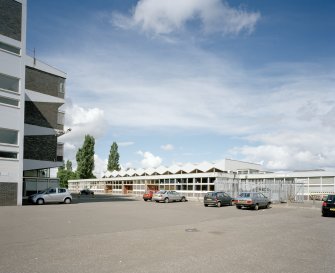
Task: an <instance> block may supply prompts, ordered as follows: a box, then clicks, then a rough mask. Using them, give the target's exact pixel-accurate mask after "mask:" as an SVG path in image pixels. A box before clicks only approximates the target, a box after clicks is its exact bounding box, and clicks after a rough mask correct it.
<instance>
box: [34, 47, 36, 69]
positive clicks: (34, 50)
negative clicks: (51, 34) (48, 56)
mask: <svg viewBox="0 0 335 273" xmlns="http://www.w3.org/2000/svg"><path fill="white" fill-rule="evenodd" d="M34 65H36V56H35V47H34Z"/></svg>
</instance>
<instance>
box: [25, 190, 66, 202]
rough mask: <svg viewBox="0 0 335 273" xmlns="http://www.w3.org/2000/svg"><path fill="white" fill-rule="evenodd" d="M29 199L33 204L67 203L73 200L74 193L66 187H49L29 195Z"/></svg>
mask: <svg viewBox="0 0 335 273" xmlns="http://www.w3.org/2000/svg"><path fill="white" fill-rule="evenodd" d="M28 200H29V201H30V202H31V203H33V204H38V205H43V204H45V203H65V204H70V203H71V202H72V195H71V194H70V193H69V191H68V189H65V188H48V189H46V190H44V191H43V192H41V193H36V194H33V195H31V196H29V198H28Z"/></svg>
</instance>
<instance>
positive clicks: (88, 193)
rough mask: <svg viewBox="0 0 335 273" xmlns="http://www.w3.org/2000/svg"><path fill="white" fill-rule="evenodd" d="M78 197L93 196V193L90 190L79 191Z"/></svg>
mask: <svg viewBox="0 0 335 273" xmlns="http://www.w3.org/2000/svg"><path fill="white" fill-rule="evenodd" d="M80 195H94V191H91V190H90V189H84V190H81V191H80Z"/></svg>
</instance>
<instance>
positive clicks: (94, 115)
mask: <svg viewBox="0 0 335 273" xmlns="http://www.w3.org/2000/svg"><path fill="white" fill-rule="evenodd" d="M65 117H66V118H65V119H66V120H65V127H66V128H71V132H68V133H66V134H65V135H63V136H61V137H59V138H58V139H59V141H60V142H63V143H64V158H65V159H66V160H70V161H72V164H73V167H74V169H75V168H76V153H77V151H78V149H79V148H80V147H81V146H82V145H83V142H84V139H85V135H87V134H89V135H91V136H93V137H94V138H95V139H98V138H100V137H101V136H102V135H103V134H104V133H105V132H106V130H108V125H107V121H106V119H105V117H104V111H103V110H101V109H99V108H88V109H86V108H83V107H80V106H79V105H77V104H72V103H71V102H67V103H66V108H65Z"/></svg>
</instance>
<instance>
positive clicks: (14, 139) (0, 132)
mask: <svg viewBox="0 0 335 273" xmlns="http://www.w3.org/2000/svg"><path fill="white" fill-rule="evenodd" d="M0 143H6V144H14V145H17V144H18V132H17V131H14V130H8V129H3V128H0Z"/></svg>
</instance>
